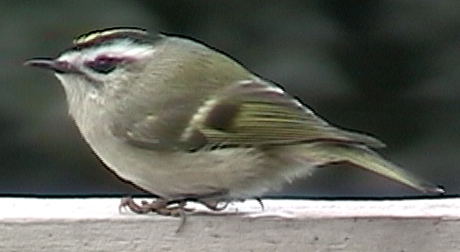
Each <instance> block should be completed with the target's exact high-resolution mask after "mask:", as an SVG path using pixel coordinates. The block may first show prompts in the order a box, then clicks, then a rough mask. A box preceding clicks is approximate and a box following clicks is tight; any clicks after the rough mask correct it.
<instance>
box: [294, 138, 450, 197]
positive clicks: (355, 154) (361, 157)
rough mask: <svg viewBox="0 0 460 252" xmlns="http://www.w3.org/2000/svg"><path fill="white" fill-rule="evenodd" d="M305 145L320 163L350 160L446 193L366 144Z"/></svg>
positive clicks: (305, 150) (427, 190)
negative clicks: (386, 158) (388, 159)
mask: <svg viewBox="0 0 460 252" xmlns="http://www.w3.org/2000/svg"><path fill="white" fill-rule="evenodd" d="M303 146H304V147H305V148H303V150H302V153H303V154H304V155H305V153H308V158H309V159H312V160H315V161H318V162H319V163H323V164H326V163H333V162H348V163H351V164H354V165H357V166H359V167H361V168H363V169H366V170H369V171H372V172H375V173H377V174H380V175H382V176H384V177H387V178H390V179H392V180H395V181H397V182H400V183H402V184H405V185H407V186H409V187H412V188H415V189H417V190H420V191H422V192H425V193H444V189H442V188H441V187H439V186H436V185H434V184H432V183H430V182H427V181H425V180H424V179H421V178H419V177H418V176H416V175H414V174H412V173H410V172H408V171H406V170H404V169H402V168H400V167H398V166H396V165H395V164H393V163H391V162H389V161H387V160H385V159H384V158H383V157H381V156H380V155H379V154H377V153H376V152H374V151H372V150H370V149H369V148H367V147H365V146H362V145H354V144H340V143H330V142H320V143H311V144H305V145H303Z"/></svg>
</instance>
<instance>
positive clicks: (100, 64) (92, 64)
mask: <svg viewBox="0 0 460 252" xmlns="http://www.w3.org/2000/svg"><path fill="white" fill-rule="evenodd" d="M120 62H121V60H120V59H119V58H113V57H107V56H100V57H97V58H96V59H95V60H93V61H88V62H86V63H85V65H86V67H88V68H89V69H91V70H93V71H94V72H96V73H100V74H108V73H110V72H112V71H113V70H115V68H117V66H118V64H119V63H120Z"/></svg>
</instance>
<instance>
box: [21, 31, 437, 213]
mask: <svg viewBox="0 0 460 252" xmlns="http://www.w3.org/2000/svg"><path fill="white" fill-rule="evenodd" d="M25 65H27V66H33V67H38V68H42V69H47V70H51V71H52V72H53V73H54V75H55V76H56V77H57V79H59V81H60V83H61V84H62V86H63V88H64V91H65V94H66V100H67V104H68V108H69V114H70V115H71V117H72V118H73V120H74V121H75V123H76V125H77V127H78V129H79V131H80V133H81V135H82V136H83V138H84V139H85V141H86V142H87V143H88V144H89V146H90V147H91V148H92V150H93V151H94V153H95V155H97V156H98V157H99V158H100V160H102V162H103V163H104V164H105V165H106V166H107V167H108V169H110V170H111V171H112V172H114V173H115V174H116V175H117V176H118V177H119V178H121V179H122V180H124V181H127V182H129V183H132V184H134V185H136V186H137V187H139V188H141V189H143V190H145V191H147V192H149V193H151V194H153V195H155V196H156V197H157V199H156V200H154V201H153V202H151V203H148V202H146V201H143V202H142V203H141V204H137V203H135V202H134V201H133V200H132V199H131V198H130V197H127V198H123V199H122V201H121V204H120V207H128V208H129V209H131V210H132V211H134V212H137V213H147V212H156V213H159V214H164V215H173V216H183V214H184V212H185V210H186V209H187V208H185V204H186V203H187V202H190V201H196V202H199V203H202V204H203V205H205V206H206V207H208V208H210V209H212V210H216V211H218V210H220V209H222V208H221V207H218V206H219V205H218V204H220V203H228V202H232V201H238V200H245V199H249V198H256V199H259V198H260V197H261V196H263V195H264V194H266V193H268V192H271V191H274V190H279V189H280V188H281V187H282V186H283V185H285V184H287V183H290V182H292V181H293V180H295V179H298V178H301V177H305V176H309V175H311V173H312V172H313V171H314V170H316V168H318V167H324V166H326V165H327V164H331V163H350V164H353V165H355V166H357V167H360V168H363V169H365V170H368V171H371V172H374V173H377V174H379V175H381V176H384V177H387V178H389V179H392V180H394V181H397V182H399V183H402V184H404V185H406V186H409V187H412V188H414V189H416V190H419V191H421V192H423V193H436V194H437V193H443V192H444V190H443V188H442V187H440V186H437V185H434V184H432V183H430V182H427V181H426V180H424V179H421V178H419V177H418V176H416V175H413V174H412V173H411V172H409V171H407V170H405V169H402V168H400V167H399V166H397V165H395V164H393V163H392V162H390V161H388V160H386V159H385V158H383V157H382V156H381V155H379V154H378V153H377V152H376V151H375V149H378V148H382V147H384V146H385V145H384V144H383V143H382V142H381V141H380V140H378V139H376V138H374V137H372V136H370V135H367V134H362V133H358V132H352V131H349V130H345V129H341V128H339V127H336V126H333V125H331V124H330V123H328V122H327V121H326V120H324V119H322V118H321V117H319V116H318V115H317V114H316V113H315V112H313V110H312V109H311V108H310V107H308V106H307V105H306V104H304V103H303V102H301V101H300V100H299V99H297V98H295V97H294V96H291V95H290V94H288V93H287V92H286V91H285V90H284V89H283V88H282V87H281V86H280V85H279V84H276V83H274V82H272V81H269V80H268V79H265V78H263V77H260V76H258V75H256V74H255V73H253V72H251V71H250V70H248V69H247V68H246V67H244V66H243V65H242V64H241V63H239V62H238V61H236V60H235V59H233V58H232V57H231V56H228V55H227V54H225V53H223V52H221V51H219V50H217V49H214V48H212V47H210V46H208V45H206V44H204V43H202V42H199V41H198V40H195V39H192V38H189V37H185V36H178V35H167V34H163V33H152V34H150V33H149V32H147V31H146V30H145V29H142V28H136V27H114V28H107V29H101V30H96V31H92V32H89V33H86V34H84V35H81V36H79V37H77V38H76V39H75V40H74V41H73V44H72V45H71V46H70V47H69V48H68V49H66V50H63V51H62V52H61V53H60V54H59V55H58V56H57V57H51V58H50V57H39V58H32V59H30V60H27V61H26V62H25ZM312 179H313V178H312ZM224 207H225V205H224Z"/></svg>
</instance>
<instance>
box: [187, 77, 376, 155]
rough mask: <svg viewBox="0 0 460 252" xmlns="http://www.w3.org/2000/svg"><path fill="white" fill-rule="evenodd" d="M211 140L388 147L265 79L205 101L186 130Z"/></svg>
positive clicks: (221, 142) (218, 142)
mask: <svg viewBox="0 0 460 252" xmlns="http://www.w3.org/2000/svg"><path fill="white" fill-rule="evenodd" d="M188 139H206V141H207V142H208V144H211V145H230V146H233V145H243V146H245V145H246V146H248V145H276V144H289V143H296V142H309V141H317V140H326V141H327V140H329V141H343V142H355V143H360V144H364V145H367V146H369V147H375V148H378V147H383V146H384V144H383V143H382V142H380V141H379V140H377V139H375V138H373V137H370V136H367V135H363V134H358V133H353V132H348V131H345V130H341V129H338V128H336V127H333V126H331V125H329V124H328V123H326V122H325V121H324V120H322V119H321V118H319V117H317V116H316V115H315V114H314V113H313V112H312V111H311V110H310V109H308V108H307V107H305V106H304V105H302V104H301V103H300V102H299V101H297V100H296V99H294V98H292V97H290V96H289V95H288V94H287V93H285V92H284V91H283V90H282V89H281V88H279V87H277V86H275V85H273V84H269V83H266V82H264V81H246V82H242V83H239V84H237V85H232V86H231V87H230V88H229V89H227V90H225V91H223V92H222V93H221V95H217V96H216V97H214V98H213V99H210V100H208V101H207V102H205V104H203V105H202V106H201V107H200V108H199V109H198V111H197V113H196V114H195V116H194V117H193V118H192V119H191V121H190V123H189V126H188V128H187V129H186V130H185V131H184V133H183V135H182V140H183V141H188Z"/></svg>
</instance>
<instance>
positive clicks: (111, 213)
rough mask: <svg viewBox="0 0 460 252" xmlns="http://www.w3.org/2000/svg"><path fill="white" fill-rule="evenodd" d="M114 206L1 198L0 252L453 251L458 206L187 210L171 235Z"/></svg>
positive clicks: (297, 203) (290, 204) (278, 203)
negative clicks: (181, 222) (182, 224)
mask: <svg viewBox="0 0 460 252" xmlns="http://www.w3.org/2000/svg"><path fill="white" fill-rule="evenodd" d="M138 200H139V199H136V201H138ZM119 202H120V199H100V198H91V199H36V198H0V205H1V207H0V251H111V252H113V251H130V252H134V251H169V250H171V251H341V252H344V251H366V252H372V251H379V252H380V251H405V252H410V251H417V252H423V251H443V252H444V251H460V241H459V240H460V238H459V235H458V233H459V231H460V222H459V220H460V199H427V200H388V201H377V200H375V201H351V200H346V201H340V200H333V201H328V200H263V203H264V206H265V210H264V211H262V209H261V207H260V205H259V204H258V203H257V202H256V201H253V200H248V201H246V202H238V203H233V204H231V205H230V206H229V207H228V208H227V209H226V210H224V211H221V212H213V213H210V212H209V211H208V210H206V209H205V208H204V207H203V206H201V205H197V204H189V205H188V206H189V207H191V208H194V209H196V211H195V212H194V213H190V214H188V215H187V222H186V224H185V226H184V228H183V229H182V231H181V232H180V233H178V234H176V233H175V230H176V229H177V227H178V225H179V220H178V219H177V218H172V217H164V216H158V215H156V214H145V215H138V214H133V213H130V212H127V211H123V212H122V213H119V212H118V205H119Z"/></svg>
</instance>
